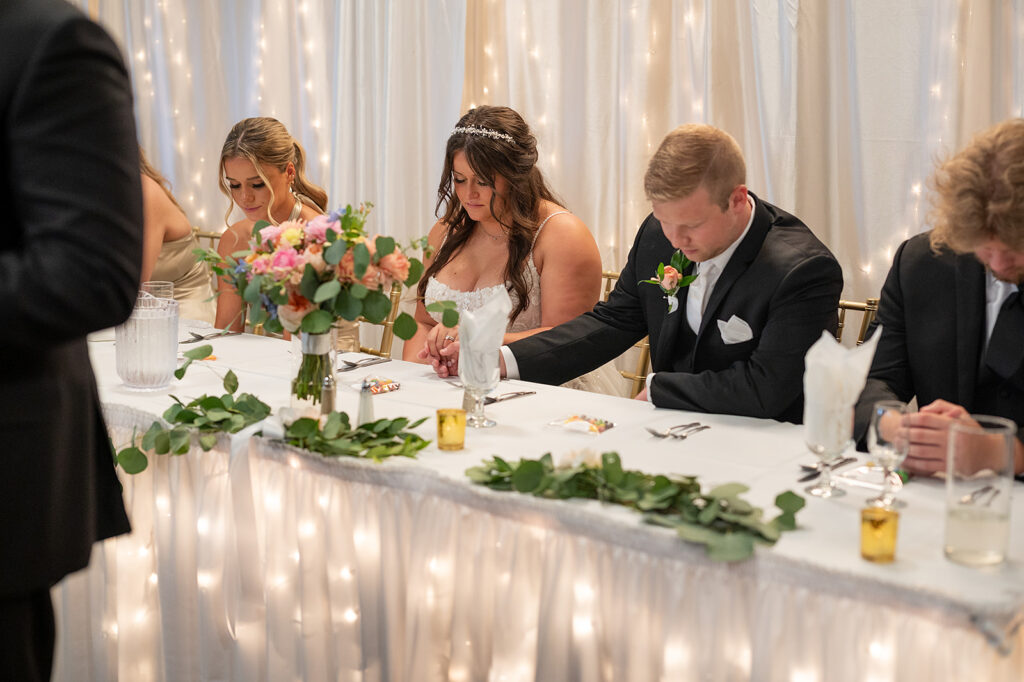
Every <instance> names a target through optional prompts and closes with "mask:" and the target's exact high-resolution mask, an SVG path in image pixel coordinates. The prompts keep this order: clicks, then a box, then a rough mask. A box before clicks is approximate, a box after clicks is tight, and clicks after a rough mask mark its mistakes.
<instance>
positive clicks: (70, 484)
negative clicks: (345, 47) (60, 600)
mask: <svg viewBox="0 0 1024 682" xmlns="http://www.w3.org/2000/svg"><path fill="white" fill-rule="evenodd" d="M0 45H3V50H2V52H0V206H2V207H4V209H5V210H6V211H7V215H6V216H5V219H4V220H3V221H2V222H0V234H2V238H0V301H2V304H0V322H2V327H3V331H2V332H0V357H2V358H3V363H2V369H0V443H2V444H3V447H2V449H0V452H2V454H0V470H2V474H0V679H5V680H6V679H10V680H45V679H49V677H50V671H51V666H52V659H53V645H54V621H53V606H52V603H51V601H50V588H51V586H53V585H54V584H55V583H57V582H58V581H59V580H60V579H61V578H62V577H64V576H65V575H66V574H68V573H71V572H72V571H77V570H79V569H81V568H83V567H84V566H86V565H88V563H89V555H90V552H91V548H92V545H93V543H94V542H96V541H97V540H101V539H103V538H107V537H111V536H113V535H117V534H120V533H125V532H127V531H128V530H129V527H128V518H127V516H126V514H125V509H124V505H123V502H122V499H121V486H120V483H119V482H118V480H117V476H116V474H115V471H114V465H113V461H112V452H111V447H110V443H109V440H108V437H107V431H106V428H105V426H104V423H103V416H102V414H101V412H100V404H99V398H98V395H97V392H96V385H95V381H94V379H93V375H92V369H91V367H90V364H89V354H88V350H87V347H86V340H85V337H86V334H87V333H88V332H90V331H93V330H97V329H102V328H105V327H110V326H112V325H115V324H117V323H119V322H121V321H122V320H124V319H125V318H126V317H127V316H128V314H129V313H130V312H131V309H132V305H133V303H134V300H135V294H136V291H137V289H138V278H139V272H140V268H141V262H142V255H141V254H142V193H141V187H140V184H139V166H138V148H137V141H136V137H135V124H134V121H133V118H132V101H131V90H130V87H129V83H128V74H127V72H126V70H125V67H124V64H123V62H122V60H121V56H120V53H119V51H118V49H117V47H116V46H115V45H114V43H113V42H112V41H111V39H110V38H109V36H107V34H106V33H104V31H103V30H102V29H100V28H99V27H98V26H96V25H95V24H93V23H92V22H90V21H88V20H87V19H86V18H85V17H83V16H82V15H81V13H80V12H78V11H77V10H75V9H73V8H72V7H71V6H70V5H68V4H66V3H64V2H61V1H59V0H3V2H2V3H0Z"/></svg>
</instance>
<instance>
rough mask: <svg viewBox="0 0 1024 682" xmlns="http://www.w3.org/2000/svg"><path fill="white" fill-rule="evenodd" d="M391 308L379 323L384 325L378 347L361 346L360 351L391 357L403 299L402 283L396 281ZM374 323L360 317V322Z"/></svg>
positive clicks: (393, 285)
mask: <svg viewBox="0 0 1024 682" xmlns="http://www.w3.org/2000/svg"><path fill="white" fill-rule="evenodd" d="M390 298H391V310H390V311H388V316H387V317H385V318H384V321H383V322H378V323H377V324H379V325H381V326H382V327H383V330H382V331H381V335H380V345H378V346H377V348H372V347H369V346H363V345H360V346H359V352H360V353H368V354H370V355H376V356H378V357H382V358H390V357H391V345H392V343H393V342H394V340H395V328H394V327H395V318H396V317H398V304H399V303H401V301H402V283H401V282H394V283H393V284H392V285H391V296H390ZM363 323H366V324H374V323H373V322H370V321H369V320H367V319H366V318H365V317H360V318H359V324H363Z"/></svg>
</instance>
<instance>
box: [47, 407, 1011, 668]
mask: <svg viewBox="0 0 1024 682" xmlns="http://www.w3.org/2000/svg"><path fill="white" fill-rule="evenodd" d="M107 418H108V424H109V425H110V429H111V433H112V436H113V437H114V440H115V442H117V441H118V439H127V438H128V437H129V436H130V434H131V430H132V428H133V427H134V428H136V429H138V430H140V432H141V431H142V430H144V429H145V428H146V427H147V426H148V424H149V422H150V421H151V416H150V415H145V414H143V413H140V412H136V411H133V410H128V409H113V408H112V409H108V411H107ZM231 445H232V443H231V441H230V440H229V439H227V438H224V439H222V440H221V442H219V443H218V446H217V447H215V448H214V449H213V450H211V451H210V452H207V453H204V452H202V451H201V450H199V449H198V448H194V449H193V450H192V451H191V452H190V453H189V454H187V455H185V456H180V457H154V458H151V461H150V467H149V468H148V469H147V471H146V472H144V473H142V474H140V475H137V476H134V477H130V476H125V477H123V479H124V482H125V499H126V502H127V504H128V506H129V513H130V516H131V518H132V524H133V528H134V530H133V532H132V534H131V535H128V536H124V537H121V538H116V539H112V540H109V541H107V542H105V543H103V544H101V545H97V547H96V549H95V551H94V555H93V560H92V564H91V566H90V567H89V568H88V569H87V570H85V571H82V572H80V573H78V574H75V575H73V576H70V577H69V578H68V579H66V580H65V581H64V582H63V583H61V584H60V585H58V586H57V587H55V588H54V591H53V596H54V604H55V607H56V611H57V614H58V621H59V633H60V635H59V638H58V642H57V665H56V673H55V678H54V679H56V680H69V681H70V680H74V681H76V682H81V681H84V680H132V681H133V682H134V681H140V680H169V681H176V680H229V679H230V680H271V681H276V680H308V681H313V680H360V681H366V682H370V681H376V680H417V681H419V680H426V681H430V680H509V681H513V680H673V681H676V680H747V679H753V680H820V681H822V682H824V681H825V680H829V681H832V680H850V681H853V680H858V681H860V680H905V679H920V680H933V681H934V680H1007V681H1009V680H1019V679H1021V676H1022V671H1024V646H1022V642H1021V634H1020V633H1019V632H1018V633H1016V634H1014V635H1013V636H1012V641H1010V642H1009V643H1010V644H1011V645H1013V644H1015V645H1016V646H1015V647H1014V648H1013V651H1012V653H1011V654H1010V655H1008V656H1001V655H999V654H998V653H997V652H996V651H995V649H994V648H993V647H992V646H991V645H990V644H989V643H988V642H987V641H986V639H985V638H984V637H983V636H982V635H981V634H980V632H979V630H978V629H977V628H975V627H974V626H972V625H971V624H970V623H969V622H966V621H965V619H964V618H963V617H962V616H961V615H960V614H956V613H953V612H949V611H947V610H946V609H945V608H944V607H943V606H941V605H930V604H929V603H928V602H927V600H920V602H919V603H915V602H914V600H913V599H909V600H908V599H890V596H891V595H890V594H889V593H887V592H886V591H884V590H881V591H879V590H875V589H873V588H872V586H871V585H862V586H859V585H858V583H857V582H856V581H853V583H852V584H847V585H846V586H843V587H837V585H838V583H840V582H842V581H838V580H836V579H835V577H834V576H832V575H830V574H829V573H828V572H827V571H824V572H823V571H821V570H820V569H818V568H815V567H813V566H804V567H801V566H799V565H794V563H793V562H792V561H789V560H784V559H781V558H779V557H776V556H775V555H774V554H773V553H772V552H762V553H759V555H758V557H757V558H756V559H755V560H753V561H748V562H745V563H743V564H739V565H722V564H714V563H711V562H709V561H707V560H706V559H705V558H704V556H703V551H702V550H701V549H699V548H694V547H692V546H686V545H683V544H681V543H679V542H678V541H677V540H676V539H675V538H674V537H672V535H671V534H670V533H667V532H663V531H662V530H661V529H656V528H650V527H645V526H643V525H640V524H638V523H637V521H636V518H635V516H634V515H632V514H630V513H629V512H626V511H625V510H619V509H610V510H608V509H601V510H600V512H595V511H594V505H592V504H590V503H584V504H577V503H565V502H551V501H543V500H534V499H532V498H525V497H522V496H516V495H509V494H506V493H495V492H492V491H489V490H487V489H483V488H474V487H471V486H469V485H467V484H466V483H464V482H461V481H455V480H452V479H451V478H448V477H445V476H442V475H439V474H437V473H435V472H433V471H430V470H428V469H425V468H423V467H418V466H414V465H410V464H403V463H394V462H388V463H386V464H384V465H377V464H372V463H365V462H362V461H342V460H330V461H328V460H324V459H322V458H320V457H319V456H316V455H309V454H306V453H302V452H300V451H297V450H294V449H292V448H288V447H286V446H281V445H275V444H272V443H270V442H268V441H264V440H262V439H259V438H254V439H251V440H246V441H244V442H242V443H235V444H234V446H235V448H236V452H235V453H234V454H232V453H231V451H230V448H231ZM978 578H979V580H984V576H983V575H982V574H980V573H979V575H978ZM847 582H848V581H847Z"/></svg>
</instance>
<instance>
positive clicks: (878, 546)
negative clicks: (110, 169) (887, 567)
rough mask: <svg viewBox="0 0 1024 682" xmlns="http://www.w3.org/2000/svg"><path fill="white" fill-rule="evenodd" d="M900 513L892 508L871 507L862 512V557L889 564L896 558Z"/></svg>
mask: <svg viewBox="0 0 1024 682" xmlns="http://www.w3.org/2000/svg"><path fill="white" fill-rule="evenodd" d="M899 522H900V513H899V512H898V511H896V510H895V509H893V508H892V507H880V506H874V505H872V506H869V507H865V508H864V509H861V511H860V555H861V556H862V557H863V558H865V559H867V560H868V561H874V562H875V563H879V564H888V563H891V562H892V561H893V559H894V558H895V557H896V534H897V531H898V530H899Z"/></svg>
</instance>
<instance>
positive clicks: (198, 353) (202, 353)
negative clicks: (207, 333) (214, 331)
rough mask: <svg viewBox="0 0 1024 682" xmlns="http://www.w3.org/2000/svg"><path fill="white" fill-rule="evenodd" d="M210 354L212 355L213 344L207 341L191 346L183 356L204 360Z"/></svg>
mask: <svg viewBox="0 0 1024 682" xmlns="http://www.w3.org/2000/svg"><path fill="white" fill-rule="evenodd" d="M211 355H213V346H211V345H210V344H208V343H204V344H203V345H201V346H196V347H195V348H191V349H189V350H187V351H185V353H184V356H185V357H186V358H188V359H189V360H204V359H206V358H208V357H210V356H211Z"/></svg>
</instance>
